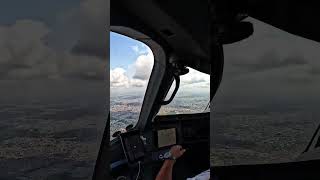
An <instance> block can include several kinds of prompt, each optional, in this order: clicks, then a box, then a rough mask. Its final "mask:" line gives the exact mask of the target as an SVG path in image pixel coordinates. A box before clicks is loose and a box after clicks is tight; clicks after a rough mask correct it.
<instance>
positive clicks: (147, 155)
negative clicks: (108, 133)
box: [111, 113, 210, 179]
mask: <svg viewBox="0 0 320 180" xmlns="http://www.w3.org/2000/svg"><path fill="white" fill-rule="evenodd" d="M209 127H210V115H209V113H200V114H189V115H166V116H157V117H156V118H155V119H154V121H153V124H152V128H150V129H149V130H147V131H146V132H143V133H142V132H140V131H139V130H130V131H128V132H125V133H121V134H119V136H118V137H117V138H116V139H117V140H118V142H119V143H118V145H115V144H113V146H114V147H113V149H114V150H113V151H112V153H115V152H116V154H115V155H112V157H114V158H115V159H114V160H112V161H111V169H112V170H111V171H112V174H114V175H113V177H120V176H123V175H124V174H126V173H129V174H130V172H131V174H134V175H133V176H132V177H131V178H127V179H136V177H137V176H136V174H137V173H138V172H140V170H141V171H150V169H149V170H146V168H151V169H152V166H154V169H158V168H159V167H158V166H159V165H161V164H162V162H163V160H164V159H165V158H164V157H165V154H166V153H167V152H168V151H169V150H170V148H171V147H172V146H173V145H176V144H179V145H182V146H183V147H184V148H186V149H187V151H188V153H187V154H188V155H184V159H186V162H189V161H190V160H191V159H192V154H194V153H196V154H199V151H201V153H202V152H203V149H204V148H207V147H209V138H210V136H209V135H210V131H209ZM197 148H198V149H201V150H198V149H197ZM205 155H206V153H204V156H205ZM189 156H190V157H189ZM202 159H206V160H209V158H208V157H203V158H202ZM179 161H182V160H179ZM182 164H183V163H182ZM202 164H203V163H202ZM140 166H141V167H140ZM140 168H142V169H140ZM142 174H144V173H142ZM125 176H129V175H128V174H127V175H125ZM140 176H142V175H140ZM152 176H153V175H152Z"/></svg>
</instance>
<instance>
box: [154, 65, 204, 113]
mask: <svg viewBox="0 0 320 180" xmlns="http://www.w3.org/2000/svg"><path fill="white" fill-rule="evenodd" d="M188 69H189V73H188V74H185V75H182V76H180V87H179V89H178V92H177V94H176V96H175V97H174V99H173V100H172V102H170V104H168V105H163V106H161V108H160V111H159V113H158V115H169V114H192V113H200V112H209V111H210V108H209V101H210V100H209V99H210V75H208V74H205V73H202V72H200V71H197V70H195V69H192V68H190V67H188ZM174 88H175V82H173V83H172V86H171V88H170V90H169V92H168V94H167V97H166V100H167V99H169V98H170V96H171V95H172V92H173V90H174Z"/></svg>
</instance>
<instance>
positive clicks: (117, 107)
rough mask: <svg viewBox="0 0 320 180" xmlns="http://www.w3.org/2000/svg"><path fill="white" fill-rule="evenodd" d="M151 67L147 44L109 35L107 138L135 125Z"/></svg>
mask: <svg viewBox="0 0 320 180" xmlns="http://www.w3.org/2000/svg"><path fill="white" fill-rule="evenodd" d="M153 64H154V57H153V53H152V51H151V49H150V48H149V47H148V46H147V45H145V44H144V43H142V42H140V41H138V40H134V39H132V38H130V37H127V36H124V35H120V34H118V33H114V32H111V33H110V120H111V124H110V134H111V135H112V134H113V133H115V132H116V131H118V130H121V129H125V128H126V127H127V126H128V125H131V124H132V125H133V126H134V125H135V124H136V123H137V121H138V119H139V114H140V111H141V107H142V103H143V98H144V95H145V92H146V88H147V84H148V81H149V78H150V74H151V71H152V69H153Z"/></svg>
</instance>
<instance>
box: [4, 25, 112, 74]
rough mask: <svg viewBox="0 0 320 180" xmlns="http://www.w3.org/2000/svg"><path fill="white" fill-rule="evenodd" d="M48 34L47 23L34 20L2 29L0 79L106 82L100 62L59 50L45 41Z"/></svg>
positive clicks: (103, 65) (103, 64)
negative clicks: (91, 80)
mask: <svg viewBox="0 0 320 180" xmlns="http://www.w3.org/2000/svg"><path fill="white" fill-rule="evenodd" d="M49 33H50V29H48V27H47V26H46V25H45V24H44V23H41V22H37V21H32V20H20V21H17V22H16V23H15V24H13V25H10V26H0V54H1V59H0V78H1V79H39V78H40V79H47V78H49V79H52V78H53V79H57V78H78V79H100V80H102V79H104V77H105V72H106V71H105V67H106V64H105V63H104V62H103V61H101V59H99V58H96V57H89V56H85V55H81V56H80V55H75V54H72V53H70V52H68V51H64V52H59V51H56V49H54V48H52V47H49V46H48V45H47V44H46V41H45V40H44V39H45V38H46V36H47V35H48V34H49Z"/></svg>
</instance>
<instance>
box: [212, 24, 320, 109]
mask: <svg viewBox="0 0 320 180" xmlns="http://www.w3.org/2000/svg"><path fill="white" fill-rule="evenodd" d="M247 20H248V21H250V22H252V23H253V25H254V34H253V35H252V36H251V37H249V38H248V39H245V40H243V41H240V42H237V43H234V44H230V45H225V46H224V54H225V68H224V71H225V72H224V77H223V81H222V84H221V88H220V89H219V91H218V93H217V96H216V98H217V101H218V103H220V104H223V103H224V102H232V103H239V104H246V103H248V102H250V101H252V102H256V103H260V104H263V103H270V102H271V103H272V102H298V103H310V102H319V100H320V98H319V93H318V92H320V85H319V80H320V79H319V77H320V76H319V75H320V59H319V58H320V44H319V43H317V42H314V41H311V40H307V39H304V38H301V37H298V36H295V35H292V34H289V33H287V32H284V31H282V30H279V29H277V28H275V27H272V26H270V25H267V24H265V23H262V22H261V21H258V20H255V19H252V18H248V19H247Z"/></svg>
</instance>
